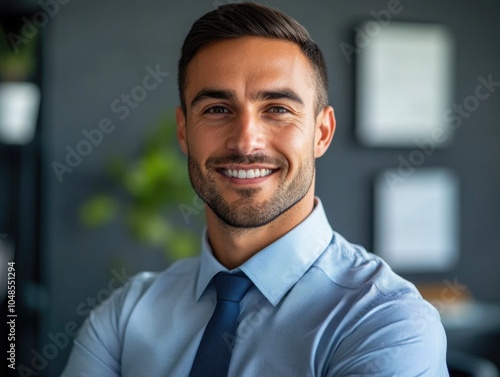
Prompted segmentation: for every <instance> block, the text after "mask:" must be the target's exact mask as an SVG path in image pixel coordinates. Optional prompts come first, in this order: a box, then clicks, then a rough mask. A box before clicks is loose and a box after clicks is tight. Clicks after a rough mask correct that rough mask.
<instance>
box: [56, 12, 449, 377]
mask: <svg viewBox="0 0 500 377" xmlns="http://www.w3.org/2000/svg"><path fill="white" fill-rule="evenodd" d="M326 85H327V77H326V68H325V63H324V59H323V56H322V54H321V52H320V50H319V48H318V47H317V45H316V44H315V43H314V42H313V41H312V40H311V38H310V36H309V35H308V33H307V31H306V30H305V29H304V28H303V27H302V26H300V25H299V24H298V23H297V22H296V21H294V20H293V19H291V18H290V17H288V16H286V15H284V14H282V13H280V12H278V11H276V10H274V9H271V8H268V7H264V6H261V5H257V4H253V3H243V4H231V5H224V6H221V7H220V8H218V9H217V10H215V11H212V12H210V13H208V14H206V15H205V16H203V17H202V18H201V19H200V20H198V21H197V22H195V24H194V25H193V27H192V29H191V31H190V32H189V34H188V36H187V37H186V40H185V42H184V45H183V48H182V56H181V59H180V61H179V90H180V100H181V106H180V107H179V108H178V110H177V124H178V139H179V143H180V146H181V148H182V150H183V151H184V153H186V155H187V156H188V163H189V175H190V179H191V183H192V185H193V187H194V189H195V191H196V192H197V193H198V195H199V196H200V197H201V198H202V199H203V201H204V202H205V203H206V219H207V227H206V230H205V232H204V234H203V238H202V251H201V256H200V257H197V258H191V259H187V260H183V261H180V262H178V263H176V264H174V265H173V266H171V267H170V268H169V269H167V270H166V271H164V272H163V273H159V274H151V273H144V274H141V275H138V276H136V277H135V278H133V279H132V280H131V281H130V282H129V283H128V284H127V285H126V286H125V287H124V288H123V289H121V290H119V291H117V292H116V293H115V294H114V295H113V296H112V297H111V299H110V300H108V301H107V302H105V303H104V304H103V305H102V306H101V307H100V308H98V309H97V310H96V311H94V312H93V313H92V314H91V315H90V317H89V319H88V320H87V321H86V323H85V324H84V325H83V328H82V330H81V332H80V334H79V336H78V337H77V339H76V340H75V344H74V349H73V352H72V355H71V357H70V360H69V362H68V365H67V367H66V370H65V372H64V373H63V375H64V376H134V377H136V376H188V375H189V376H212V375H214V376H215V375H228V376H237V377H242V376H252V377H254V376H358V375H369V376H447V375H448V372H447V369H446V365H445V353H446V339H445V335H444V331H443V328H442V326H441V323H440V319H439V316H438V314H437V312H436V310H435V309H434V308H433V307H432V306H431V305H430V304H428V303H427V302H425V301H424V300H423V299H422V298H421V296H420V295H419V294H418V292H417V290H416V289H415V287H414V286H413V285H412V284H411V283H409V282H407V281H405V280H403V279H402V278H400V277H399V276H397V275H396V274H394V273H393V272H392V271H391V270H390V268H389V267H388V266H387V265H386V264H385V263H384V262H383V261H382V260H381V259H380V258H378V257H376V256H374V255H372V254H369V253H367V252H366V251H365V250H364V249H362V248H361V247H359V246H356V245H352V244H350V243H348V242H347V241H346V240H345V239H344V238H342V237H341V236H340V235H339V234H337V233H335V232H334V231H333V230H332V229H331V228H330V225H329V224H328V221H327V219H326V216H325V213H324V210H323V207H322V204H321V201H320V200H319V198H315V196H314V181H315V159H316V158H318V157H321V156H322V155H323V154H324V153H325V152H326V150H327V149H328V147H329V145H330V142H331V140H332V137H333V133H334V130H335V119H334V113H333V109H332V107H330V106H328V104H327V94H326V93H327V89H326ZM240 285H244V286H245V287H244V288H242V291H241V292H240V293H238V294H239V297H238V298H235V299H233V298H227V297H225V296H224V295H225V294H226V293H221V292H222V290H231V289H236V288H235V287H236V286H240ZM223 296H224V297H223ZM216 297H217V299H216ZM229 317H230V319H228V318H229ZM227 323H230V324H229V325H228V324H227ZM225 326H226V327H225ZM227 326H229V327H227ZM231 326H232V327H231ZM228 329H231V330H228Z"/></svg>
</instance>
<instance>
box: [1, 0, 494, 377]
mask: <svg viewBox="0 0 500 377" xmlns="http://www.w3.org/2000/svg"><path fill="white" fill-rule="evenodd" d="M228 2H229V1H189V2H180V1H168V0H167V1H156V0H144V1H140V2H139V1H131V0H130V1H129V0H108V1H96V0H86V1H82V0H46V1H44V0H41V1H36V0H33V1H31V0H22V1H21V0H16V1H13V0H12V1H6V0H2V1H0V25H1V26H2V31H1V34H0V39H1V40H2V41H1V42H0V53H1V55H0V80H1V81H0V261H2V271H0V277H2V282H1V284H0V287H1V288H2V293H1V294H2V311H3V313H7V310H8V308H9V306H8V300H7V296H6V291H7V290H6V287H7V285H6V283H5V282H6V281H7V266H8V265H7V263H8V262H12V261H14V262H15V271H16V296H15V297H16V304H15V311H16V314H17V315H18V317H17V318H16V334H15V335H16V366H17V367H18V370H17V372H16V374H12V375H40V376H58V375H59V374H60V373H61V371H62V368H63V367H64V365H65V363H66V360H67V357H68V354H69V352H70V350H71V340H72V338H73V337H74V336H75V334H76V331H77V330H76V329H77V328H78V326H79V325H80V324H81V323H82V321H83V320H84V319H85V317H86V315H87V314H88V313H89V311H90V309H92V308H93V307H95V306H96V305H98V304H99V303H100V302H102V301H103V300H105V299H106V298H107V297H108V296H109V295H110V293H111V292H112V291H113V290H114V289H116V288H118V287H119V286H121V285H123V284H124V282H125V281H126V280H127V279H128V278H129V277H130V276H132V275H133V274H135V273H137V272H139V271H143V270H150V271H160V270H162V269H165V268H166V267H167V266H168V265H169V264H170V263H172V262H173V261H174V260H176V259H178V258H182V257H186V256H189V255H193V254H196V253H197V252H198V249H197V248H198V245H199V231H200V229H201V228H202V227H203V222H204V215H203V211H202V205H201V203H200V201H199V199H197V198H196V196H194V194H193V192H192V191H191V188H190V186H189V183H188V180H187V175H186V168H187V163H186V160H185V158H184V157H183V156H182V155H181V153H180V152H179V150H178V148H177V146H176V145H175V139H173V136H174V133H173V132H174V127H175V122H174V119H173V114H174V109H175V107H176V106H177V105H178V103H179V101H178V93H177V84H176V80H177V60H178V58H179V55H180V54H179V52H180V47H181V45H182V42H183V38H184V37H185V35H186V33H187V32H188V30H189V28H190V26H191V24H192V23H193V22H194V21H195V20H196V19H197V18H198V17H200V16H201V15H203V14H204V13H205V12H207V11H210V10H213V9H215V8H216V7H217V6H219V5H222V4H225V3H228ZM265 3H266V4H268V5H271V6H275V7H277V8H279V9H280V10H282V11H284V12H285V13H287V14H289V15H291V16H292V17H294V18H295V19H297V20H298V21H299V22H300V23H302V24H303V25H304V26H305V27H306V28H307V29H308V30H309V32H310V33H311V35H312V36H313V38H314V39H315V40H316V41H317V42H318V44H319V45H320V47H321V48H322V50H323V52H324V54H325V58H326V61H327V65H328V70H329V76H330V77H329V86H330V102H331V104H332V105H333V107H334V108H335V112H336V118H337V131H336V134H335V138H334V141H333V144H332V146H331V148H330V150H329V151H328V153H327V154H326V155H325V156H324V157H323V158H321V159H320V160H318V163H317V168H318V177H317V195H318V196H319V197H320V198H321V199H322V201H323V205H324V207H325V209H326V212H327V214H328V216H329V219H330V222H331V224H332V227H333V228H334V229H335V230H336V231H337V232H339V233H341V234H342V235H343V236H345V237H346V238H347V239H348V240H350V241H351V242H353V243H357V244H361V245H363V246H365V247H366V248H367V249H368V250H370V251H375V252H379V251H380V254H381V255H384V253H383V252H384V247H388V246H384V245H387V244H391V245H394V244H395V243H394V240H392V241H391V240H389V241H387V233H388V232H389V233H391V230H393V231H394V229H395V228H392V227H391V224H393V223H394V222H395V221H396V223H397V220H398V219H401V218H403V219H404V218H406V219H408V218H413V215H412V213H405V214H401V213H399V214H398V213H395V212H391V213H387V211H386V208H396V209H398V208H401V206H403V207H405V204H404V203H405V200H408V203H418V200H417V199H415V201H413V199H412V197H414V195H416V196H415V197H417V196H418V197H419V198H420V196H419V195H420V194H419V193H417V194H414V191H412V190H414V188H415V187H417V188H418V187H422V185H420V186H419V185H418V182H417V184H416V185H413V186H412V187H411V188H409V189H408V190H407V191H405V193H406V194H405V195H406V196H405V195H401V196H398V197H397V198H396V196H394V195H391V194H390V193H391V191H390V190H389V191H387V187H386V188H385V189H384V187H383V186H384V180H382V183H380V182H381V181H380V177H386V178H387V177H389V176H388V175H387V174H386V173H387V172H391V171H392V172H395V173H396V176H397V174H399V178H405V179H406V178H410V175H411V176H412V177H413V176H414V177H417V176H419V175H418V174H414V175H413V174H409V173H408V172H409V171H411V173H413V172H414V171H415V173H418V172H428V171H432V172H438V173H439V172H444V173H442V174H441V173H439V174H438V176H440V177H443V176H450V177H452V179H451V180H449V179H448V180H446V182H447V183H446V182H445V183H444V184H441V183H438V185H437V187H438V188H437V189H436V192H440V193H444V195H445V196H446V197H449V196H448V195H447V194H446V193H451V194H450V195H452V196H453V198H454V199H453V200H451V201H450V204H449V205H448V206H444V207H445V208H443V209H442V211H444V212H443V213H444V215H443V219H444V220H443V221H446V224H448V225H450V224H451V225H450V226H448V227H447V226H446V224H445V226H443V228H441V225H442V224H441V223H438V226H439V228H438V229H443V232H446V234H447V237H445V239H444V241H443V239H441V240H438V241H437V244H438V249H439V247H440V248H441V249H446V250H445V254H446V253H448V254H446V255H448V257H445V262H442V260H441V262H440V261H437V262H436V263H434V264H433V263H428V264H426V263H425V261H426V260H428V259H427V257H423V258H422V259H423V261H424V262H423V263H422V260H421V261H416V262H415V265H414V266H417V268H407V267H408V265H406V268H405V265H404V263H403V264H402V265H400V266H401V269H400V270H399V271H398V269H397V268H395V269H396V271H398V272H400V273H401V274H402V275H403V276H404V277H405V278H407V279H409V280H411V281H412V282H414V283H415V284H416V285H417V286H418V287H419V289H420V290H421V292H422V293H423V294H424V296H425V297H426V298H427V299H428V300H429V301H431V303H433V304H434V305H435V306H436V307H437V308H438V309H439V310H440V312H441V314H442V318H443V323H444V325H445V328H446V331H447V333H448V340H449V348H450V354H449V358H450V360H451V362H453V363H455V362H456V360H457V359H458V360H459V363H460V362H462V363H463V362H464V361H470V363H469V364H468V365H469V366H468V367H466V368H465V369H467V368H469V369H474V368H476V369H477V365H479V364H477V363H481V362H482V361H485V364H481V365H486V366H487V367H486V369H488V368H491V367H492V365H494V364H496V366H497V367H500V309H499V308H500V195H499V194H500V124H499V120H500V46H499V44H498V37H499V35H500V24H499V23H498V19H499V18H500V3H499V2H498V1H495V0H478V1H475V2H471V1H468V0H437V1H432V0H419V1H411V0H401V1H396V0H391V1H389V2H388V1H385V0H383V1H378V0H370V1H368V0H359V1H356V2H352V1H348V0H335V1H330V0H328V1H326V0H324V1H322V0H309V1H307V2H306V1H301V0H295V1H285V0H282V1H281V0H273V1H266V2H265ZM387 17H389V18H387ZM366 21H373V22H374V23H375V24H377V25H378V27H379V28H380V29H384V28H385V27H386V26H389V24H390V23H392V22H394V21H401V22H417V23H432V24H437V25H442V26H444V27H446V30H447V32H448V33H449V35H450V36H451V39H450V46H451V47H452V48H451V51H452V52H451V53H450V55H449V57H451V59H450V61H449V62H448V65H447V67H449V70H446V72H448V73H449V74H450V83H448V84H449V85H447V87H446V90H449V94H450V98H449V99H450V102H449V103H448V104H447V107H446V108H445V110H446V111H448V118H449V119H448V120H450V119H451V120H454V125H455V127H454V131H453V137H452V138H450V139H449V140H448V142H447V143H445V144H446V145H443V146H442V147H441V148H438V147H436V148H435V149H434V148H430V147H429V145H427V147H425V146H424V147H423V146H422V145H418V143H417V142H415V143H413V144H412V143H410V144H408V143H406V144H404V143H402V144H401V145H398V144H397V143H395V144H394V143H393V144H392V145H384V143H379V144H378V145H369V143H367V142H366V140H363V138H362V137H361V136H360V129H359V123H360V122H359V121H360V119H361V118H362V115H361V113H363V114H366V109H363V108H362V105H363V103H360V102H359V98H358V97H357V95H358V94H359V93H357V92H356V91H357V90H358V91H359V90H363V82H362V81H361V82H360V75H361V74H360V72H359V62H360V60H361V57H362V55H363V49H364V48H365V47H367V46H368V44H366V45H363V43H361V42H363V41H360V40H359V35H360V33H363V32H364V33H365V34H367V35H368V37H367V38H368V39H370V38H371V35H370V29H363V28H362V27H360V26H359V25H363V22H366ZM375 24H372V26H373V25H375ZM365 25H366V24H365ZM372 33H373V34H374V35H375V34H377V33H376V30H375V32H373V31H372ZM374 35H373V36H374ZM357 36H358V37H357ZM365 42H366V41H365ZM367 51H368V50H367ZM365 58H366V59H365V60H364V63H363V64H364V65H365V66H366V65H368V66H370V64H371V61H370V59H368V58H367V57H366V56H365ZM374 64H375V63H374ZM419 64H420V65H425V59H423V60H422V62H421V63H419ZM396 66H397V64H396ZM414 68H415V67H413V68H411V69H414ZM417 68H418V67H417ZM399 69H401V67H399ZM411 69H410V68H408V71H409V72H408V74H409V75H411V74H412V72H411ZM403 71H404V70H403ZM478 86H480V87H481V90H480V91H479V92H478V90H477V88H478ZM406 90H407V92H408V96H409V97H415V93H414V92H415V91H416V90H415V88H412V87H408V88H406ZM446 90H445V91H446ZM430 91H431V90H429V92H430ZM418 92H419V93H420V94H418V96H424V97H425V88H422V87H420V88H419V89H418ZM422 92H423V93H424V94H422ZM374 93H377V92H376V91H375V92H374ZM432 94H433V93H429V95H432ZM418 96H417V97H418ZM357 98H358V100H357ZM417 99H418V98H417ZM363 106H364V105H363ZM12 109H17V113H16V114H17V115H16V114H11V111H13V110H12ZM418 111H419V110H418V109H417V110H416V112H417V113H418ZM19 114H21V115H19ZM452 123H453V122H452ZM425 148H427V149H425ZM405 161H406V162H405ZM391 169H392V170H391ZM398 169H399V170H398ZM392 177H394V176H392ZM397 177H398V176H397ZM377 182H378V183H377ZM390 182H393V181H390V179H386V181H385V184H386V186H387V183H389V186H391V185H390ZM408 182H409V181H408ZM424 182H425V181H424ZM433 182H436V180H434V181H433ZM450 182H451V183H450ZM420 183H421V182H420ZM424 186H426V185H425V184H424ZM443 187H444V189H443ZM389 188H390V187H389ZM440 190H441V191H440ZM447 190H448V191H447ZM384 192H385V193H386V194H385V196H384ZM387 193H389V194H388V195H387ZM408 195H409V196H408ZM384 198H385V199H384ZM405 198H406V199H405ZM422 200H423V201H424V202H425V200H424V199H422ZM442 202H443V201H442V200H437V203H442ZM402 203H403V204H402ZM434 207H435V206H432V207H431V208H430V209H428V211H432V209H433V208H434ZM398 216H399V217H398ZM401 216H402V217H401ZM416 216H418V218H419V219H420V221H421V222H422V223H423V225H422V224H421V225H419V229H426V227H425V223H426V217H425V216H428V217H429V221H431V217H432V218H433V219H435V217H434V215H433V214H431V213H430V212H427V210H426V211H420V213H419V214H417V215H416ZM438 216H439V215H438ZM381 223H383V224H381ZM396 225H397V224H396ZM396 225H394V226H396ZM412 226H413V225H412ZM427 228H428V227H427ZM412 229H413V228H412ZM424 235H425V234H424ZM417 236H418V232H417ZM384 237H385V238H384ZM438 238H439V237H438ZM384 240H385V241H384ZM384 242H385V243H384ZM391 242H392V243H391ZM439 242H441V244H440V243H439ZM443 242H444V244H443ZM396 244H397V242H396ZM403 249H404V250H406V249H405V248H404V247H403V248H401V250H403ZM441 249H440V250H437V251H436V253H438V252H441V251H442V250H441ZM404 250H403V251H404ZM385 251H387V250H385ZM392 252H394V250H392ZM395 252H396V253H397V252H398V250H396V251H395ZM385 255H388V258H389V259H390V258H393V259H394V258H395V260H396V261H397V258H398V257H397V256H396V257H394V256H391V253H387V252H386V254H385ZM424 255H425V254H424ZM432 255H434V254H431V255H430V256H429V258H430V259H429V260H432ZM403 259H404V254H403ZM389 262H390V261H389ZM395 265H396V266H398V263H397V262H395ZM410 267H411V265H410ZM5 339H7V333H5V336H2V341H1V344H2V346H5V344H6V343H9V342H6V341H5ZM7 349H8V348H7ZM464 355H465V356H464ZM488 360H489V362H490V363H491V364H488V362H487V361H488ZM19 368H21V369H22V370H20V369H19ZM489 370H490V371H491V370H492V369H489ZM2 373H3V372H2ZM2 375H3V374H2ZM463 375H467V374H463ZM471 375H472V374H471ZM489 375H494V374H489Z"/></svg>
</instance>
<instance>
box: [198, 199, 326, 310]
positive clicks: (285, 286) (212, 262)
mask: <svg viewBox="0 0 500 377" xmlns="http://www.w3.org/2000/svg"><path fill="white" fill-rule="evenodd" d="M315 204H316V205H315V207H314V209H313V211H312V212H311V213H310V214H309V216H308V217H307V218H306V219H305V220H304V221H302V222H301V223H300V224H299V225H297V226H296V227H295V228H293V229H292V230H291V231H290V232H288V233H287V234H285V235H284V236H283V237H281V238H279V239H278V240H276V241H275V242H273V243H272V244H270V245H268V246H266V247H265V248H264V249H262V250H261V251H259V252H258V253H256V254H255V255H254V256H252V257H251V258H250V259H249V260H247V261H246V262H245V263H243V264H242V265H241V266H240V267H238V268H237V269H235V270H233V271H231V272H239V271H243V272H244V273H245V274H246V275H247V276H248V278H249V279H250V280H252V282H253V283H254V285H255V286H256V287H257V288H258V289H259V290H260V292H261V293H262V294H263V295H264V296H265V297H266V298H267V299H268V300H269V302H271V304H272V305H274V306H276V305H278V303H279V302H280V300H281V299H282V298H283V296H284V295H285V294H286V293H287V292H288V291H289V290H290V288H291V287H292V286H293V285H294V284H295V283H296V282H297V281H298V280H299V279H300V278H301V277H302V276H303V275H304V274H305V273H306V271H307V270H308V269H309V267H311V265H312V264H313V263H314V261H315V260H316V259H317V258H318V257H319V256H320V255H321V253H322V252H323V251H324V250H325V249H326V247H327V246H328V245H329V243H330V241H331V239H332V236H333V230H332V228H331V227H330V224H329V223H328V219H327V218H326V214H325V211H324V208H323V205H322V203H321V201H320V200H319V198H315ZM221 271H228V270H227V268H225V267H224V266H223V265H222V264H220V263H219V261H218V260H217V259H216V258H215V257H214V256H213V253H212V249H211V247H210V244H209V242H208V234H207V230H206V228H205V230H204V231H203V239H202V252H201V263H200V270H199V275H198V281H197V284H196V299H197V300H199V299H200V297H201V295H202V294H203V292H204V291H205V289H206V288H207V286H208V284H209V283H210V281H211V279H212V278H213V277H214V276H215V275H216V274H217V273H219V272H221Z"/></svg>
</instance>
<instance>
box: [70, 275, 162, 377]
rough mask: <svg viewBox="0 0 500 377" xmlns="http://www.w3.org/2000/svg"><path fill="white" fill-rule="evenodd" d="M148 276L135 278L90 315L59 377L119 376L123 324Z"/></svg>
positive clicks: (149, 278)
mask: <svg viewBox="0 0 500 377" xmlns="http://www.w3.org/2000/svg"><path fill="white" fill-rule="evenodd" d="M151 277H152V275H151V274H147V273H143V274H140V275H137V276H135V277H134V278H132V279H131V280H130V281H129V282H128V283H127V284H126V285H125V286H124V287H122V288H119V289H117V290H115V291H114V292H113V294H112V295H111V297H110V298H109V299H107V300H106V301H105V302H103V303H102V304H101V305H100V306H98V307H97V308H95V309H94V310H93V311H92V312H91V313H90V315H89V316H88V318H87V319H86V320H85V322H84V323H83V325H82V327H81V328H80V331H79V333H78V335H77V337H76V339H75V340H74V343H73V349H72V351H71V354H70V357H69V360H68V363H67V365H66V368H65V369H64V371H63V373H62V375H61V377H96V376H99V377H120V375H121V350H122V345H123V333H124V326H125V325H124V324H126V322H127V319H128V317H129V315H130V313H131V311H132V309H133V307H134V305H135V303H136V302H137V300H138V299H139V298H140V297H141V295H142V294H143V292H144V290H145V289H146V287H147V286H148V285H149V284H147V283H148V282H149V281H151V280H152V279H151Z"/></svg>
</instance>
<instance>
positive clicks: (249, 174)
mask: <svg viewBox="0 0 500 377" xmlns="http://www.w3.org/2000/svg"><path fill="white" fill-rule="evenodd" d="M272 172H273V170H271V169H249V170H243V169H239V170H236V169H223V170H222V174H224V175H225V176H226V177H234V178H239V179H253V178H259V177H265V176H266V175H269V174H271V173H272Z"/></svg>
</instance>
